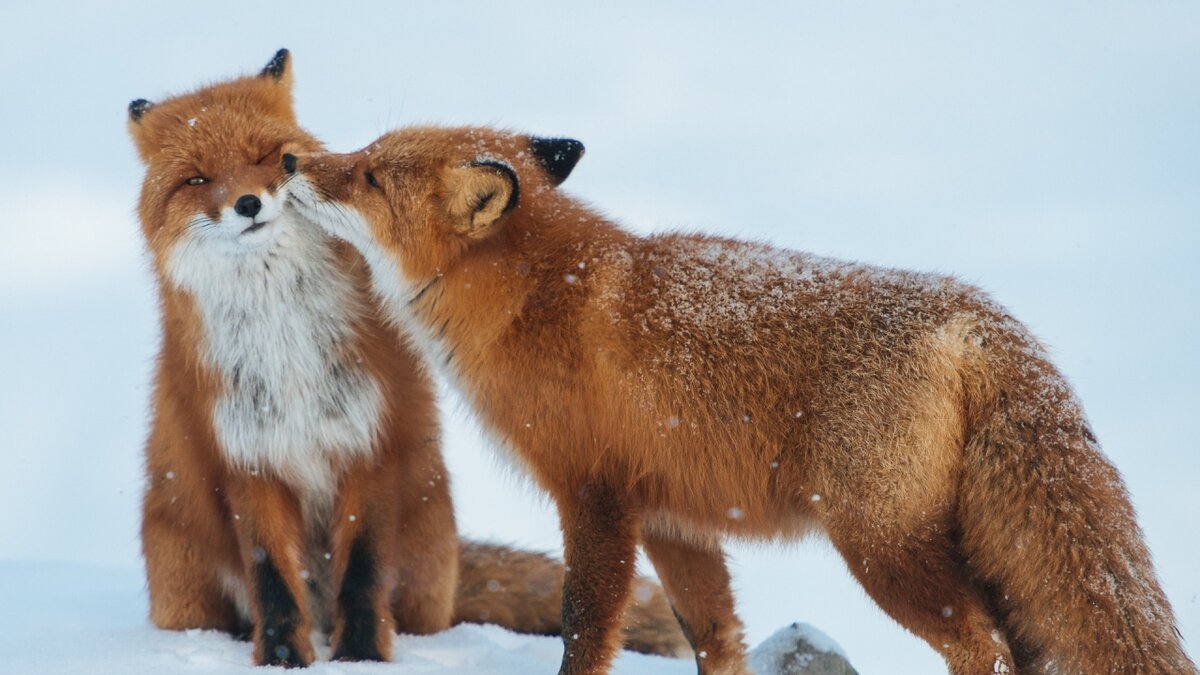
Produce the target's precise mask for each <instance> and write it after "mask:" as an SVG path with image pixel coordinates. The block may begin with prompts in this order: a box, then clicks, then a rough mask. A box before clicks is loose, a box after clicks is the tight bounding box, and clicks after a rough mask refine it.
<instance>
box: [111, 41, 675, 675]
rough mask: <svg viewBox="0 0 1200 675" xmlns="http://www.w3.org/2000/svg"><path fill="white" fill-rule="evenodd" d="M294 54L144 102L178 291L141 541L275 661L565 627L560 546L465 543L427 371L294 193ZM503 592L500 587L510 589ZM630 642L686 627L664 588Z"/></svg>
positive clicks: (172, 301)
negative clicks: (487, 624)
mask: <svg viewBox="0 0 1200 675" xmlns="http://www.w3.org/2000/svg"><path fill="white" fill-rule="evenodd" d="M290 83H291V71H290V66H289V59H288V53H287V51H285V50H281V51H280V52H279V53H278V54H277V55H276V56H275V58H274V59H272V60H271V62H270V63H269V64H268V65H267V66H266V68H265V69H264V70H263V71H262V73H261V74H259V75H258V76H253V77H244V78H239V79H235V80H232V81H228V82H224V83H220V84H216V85H213V86H209V87H205V88H202V89H199V90H197V91H195V92H192V93H188V94H184V95H181V96H176V97H174V98H170V99H168V100H166V101H163V102H161V103H158V104H154V105H152V104H150V103H149V102H147V101H145V100H137V101H134V102H133V103H132V104H130V107H129V130H130V132H131V134H132V135H133V139H134V142H135V144H136V146H137V149H138V152H139V154H140V156H141V158H142V160H143V162H145V164H146V177H145V182H144V183H143V187H142V194H141V201H140V205H139V213H140V216H141V222H142V229H143V233H144V235H145V238H146V244H147V247H148V248H149V250H150V252H151V253H152V255H153V263H154V270H155V273H156V274H157V276H158V290H159V297H160V306H161V310H162V346H161V351H160V354H159V357H158V362H157V374H156V376H155V386H154V398H153V405H154V419H153V426H152V429H151V432H150V436H149V439H148V441H147V443H146V476H147V490H146V493H145V497H144V501H143V520H142V548H143V552H144V554H145V557H146V569H147V574H148V580H149V590H150V618H151V620H152V621H153V622H154V624H155V625H157V626H159V627H162V628H170V629H184V628H212V629H220V630H225V631H229V632H231V633H243V632H246V631H252V633H253V640H254V660H255V662H256V663H258V664H280V665H287V666H303V665H307V664H309V663H311V662H312V661H313V658H314V650H313V646H312V643H311V640H310V637H309V635H310V631H311V630H312V629H314V628H320V629H322V630H324V631H326V632H328V633H330V635H331V641H332V647H333V656H334V658H336V659H345V660H386V659H388V658H389V657H390V655H391V644H392V634H393V632H394V631H397V630H398V631H401V632H405V633H430V632H434V631H439V630H442V629H445V628H447V627H449V626H450V625H451V624H452V623H457V622H460V621H478V620H490V621H493V622H496V623H500V624H501V625H505V626H507V627H509V628H512V629H515V630H520V631H526V632H534V633H557V632H558V630H559V629H560V628H561V624H560V613H559V609H558V608H559V607H560V606H561V599H560V597H561V596H560V595H559V593H560V592H561V580H562V575H563V572H564V571H563V569H562V566H561V565H560V564H558V563H556V562H554V561H552V560H550V559H548V558H546V557H544V556H541V555H538V554H533V553H523V552H517V551H510V550H506V549H503V548H500V547H495V546H486V545H481V544H472V543H466V542H460V541H459V539H458V535H457V533H456V530H455V523H454V513H453V509H452V507H451V501H450V491H449V485H448V482H447V476H446V469H445V466H444V465H443V462H442V456H441V452H440V449H439V440H438V439H439V430H438V425H437V417H436V409H435V405H434V394H433V389H432V386H431V383H430V379H429V377H428V375H427V374H426V373H425V372H424V371H423V370H422V368H421V367H419V365H418V362H417V361H416V360H415V358H414V356H413V355H412V354H411V353H410V351H409V350H408V349H407V348H406V347H403V346H402V345H401V343H400V342H398V340H397V335H396V334H395V332H394V331H393V330H392V329H390V328H388V327H386V326H385V323H384V321H383V320H382V318H381V317H380V316H379V315H378V312H377V310H376V308H375V305H374V304H373V303H372V302H371V301H370V298H369V296H368V276H367V270H366V267H365V265H364V264H363V262H362V259H361V257H360V256H359V255H358V254H357V253H355V252H354V251H353V250H352V249H351V248H350V247H349V246H347V245H345V244H339V243H336V242H334V241H333V240H332V239H330V238H329V237H328V236H327V235H325V234H324V233H323V232H322V231H321V230H320V229H318V228H317V227H315V226H314V225H312V224H311V223H308V222H306V221H304V220H303V219H301V218H298V217H296V215H295V213H294V212H292V211H290V210H285V209H284V208H283V203H284V199H283V195H282V194H281V193H280V192H279V189H278V188H279V184H280V182H281V181H282V179H283V177H284V176H283V173H282V170H281V168H280V156H281V155H282V154H283V153H285V152H314V151H318V150H320V149H321V145H320V144H319V143H318V142H317V140H316V139H315V138H313V137H312V136H311V135H309V134H308V133H307V132H305V131H303V130H302V129H301V128H300V127H299V126H297V124H296V119H295V115H294V113H293V111H292V103H291V87H290ZM497 591H501V592H497ZM642 599H643V600H644V603H643V606H641V607H639V608H636V609H635V610H634V611H632V612H631V613H630V627H629V634H628V640H629V643H630V646H631V647H633V648H637V649H640V650H642V651H649V652H654V653H677V652H678V651H679V650H685V651H686V649H687V647H686V642H685V640H684V638H683V636H682V634H681V633H680V632H679V629H678V627H677V624H676V622H675V620H674V618H673V617H672V616H671V613H670V609H669V607H668V606H667V603H666V600H665V598H664V597H663V596H662V593H661V591H660V590H658V589H657V588H654V587H652V586H650V585H647V586H646V587H645V592H644V593H643V594H642Z"/></svg>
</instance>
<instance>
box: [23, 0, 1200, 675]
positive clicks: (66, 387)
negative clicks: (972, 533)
mask: <svg viewBox="0 0 1200 675" xmlns="http://www.w3.org/2000/svg"><path fill="white" fill-rule="evenodd" d="M281 46H286V47H289V48H290V49H292V51H293V54H294V56H295V66H296V79H297V85H296V95H297V105H298V110H299V114H300V117H301V120H302V121H303V122H304V123H305V124H306V125H307V126H308V127H310V128H311V129H312V130H313V131H315V132H316V133H318V135H320V136H321V137H322V138H324V139H325V140H326V141H328V142H329V144H330V145H331V147H333V148H335V149H351V148H354V147H357V146H360V145H362V144H364V143H366V142H367V141H369V140H371V139H372V138H373V137H375V136H376V135H377V134H378V133H379V132H382V131H384V130H385V129H388V128H390V127H392V126H396V125H399V124H403V123H409V122H431V121H433V122H443V123H494V124H500V125H508V126H512V127H517V128H521V129H526V130H529V131H533V132H536V133H542V134H559V135H570V136H573V137H576V138H579V139H580V140H582V141H583V142H584V143H585V144H586V145H587V147H588V154H587V156H586V157H585V158H584V160H583V161H582V162H581V163H580V165H579V167H578V168H577V169H576V171H575V172H574V173H573V174H572V176H571V178H570V180H569V181H568V182H567V183H566V185H565V186H564V187H565V189H568V190H570V191H572V192H573V193H574V194H576V195H579V196H581V197H583V198H585V199H588V200H590V201H592V202H594V203H595V204H597V205H600V206H601V207H603V208H604V209H605V210H606V211H607V212H608V213H610V214H611V215H613V216H615V217H617V218H618V219H620V220H622V221H623V222H625V223H627V224H628V225H629V226H630V227H633V228H635V229H637V230H639V231H643V232H645V231H651V230H656V229H662V228H667V227H688V228H694V229H702V230H705V231H712V232H720V233H726V234H733V235H738V236H743V237H748V238H758V239H765V240H769V241H771V242H773V243H775V244H778V245H783V246H789V247H793V248H799V249H805V250H810V251H814V252H817V253H821V254H826V255H834V256H839V257H844V258H852V259H858V260H864V261H869V262H874V263H880V264H887V265H893V266H900V267H910V268H917V269H925V270H938V271H945V272H953V273H956V274H958V275H959V276H961V277H963V278H965V279H967V280H969V281H972V282H975V283H977V284H979V285H981V286H983V287H984V288H987V289H989V290H991V291H992V292H993V294H994V295H995V297H996V298H997V299H998V300H999V301H1000V302H1002V303H1004V304H1005V305H1007V306H1008V307H1010V308H1011V309H1012V310H1013V311H1014V312H1015V314H1016V315H1017V316H1018V317H1020V318H1021V319H1022V320H1023V321H1025V322H1026V323H1027V324H1029V325H1030V326H1031V327H1032V328H1033V330H1034V332H1035V333H1037V334H1038V335H1040V336H1041V337H1042V338H1044V339H1045V340H1046V342H1047V343H1049V345H1050V346H1051V347H1052V348H1053V350H1054V353H1055V356H1056V359H1057V362H1058V363H1059V365H1060V366H1061V367H1062V368H1063V370H1064V371H1065V372H1066V373H1067V375H1068V376H1069V377H1070V378H1071V381H1072V383H1073V384H1074V385H1075V386H1076V388H1077V389H1078V391H1079V392H1080V396H1081V398H1082V400H1083V402H1084V405H1085V407H1086V408H1087V410H1088V413H1089V416H1090V418H1091V421H1092V424H1093V426H1094V428H1095V429H1096V431H1097V434H1098V436H1099V437H1100V439H1101V441H1102V442H1103V444H1104V447H1105V450H1106V452H1107V453H1108V454H1109V456H1110V457H1111V458H1112V459H1113V461H1114V462H1115V463H1116V464H1117V466H1118V467H1119V468H1120V469H1121V471H1122V473H1123V474H1124V476H1125V479H1126V481H1127V483H1128V485H1129V487H1130V490H1131V492H1132V495H1133V498H1134V501H1135V504H1136V506H1137V508H1138V512H1139V517H1140V521H1141V523H1142V526H1143V528H1144V530H1145V533H1146V537H1147V539H1148V541H1149V543H1150V546H1151V549H1152V550H1153V552H1154V554H1155V560H1156V563H1157V566H1158V571H1159V574H1160V576H1161V578H1162V580H1163V583H1164V585H1165V587H1166V590H1167V593H1168V595H1169V597H1170V598H1171V600H1172V601H1173V603H1174V605H1175V608H1176V611H1177V613H1178V615H1179V618H1180V628H1181V630H1182V632H1183V635H1184V638H1185V639H1186V640H1187V642H1188V644H1189V646H1190V650H1191V652H1192V653H1193V655H1195V654H1196V652H1197V650H1200V647H1198V646H1197V645H1200V575H1198V574H1197V573H1196V572H1195V567H1196V566H1195V561H1196V560H1197V559H1200V528H1198V527H1197V526H1196V523H1195V516H1194V514H1195V513H1197V512H1200V490H1197V489H1196V483H1197V479H1198V478H1200V452H1198V450H1200V447H1198V444H1197V441H1196V437H1195V434H1194V432H1193V430H1192V429H1191V422H1192V421H1193V418H1194V416H1195V411H1196V410H1197V409H1200V390H1197V388H1196V386H1195V383H1196V382H1197V381H1200V357H1198V356H1197V349H1196V347H1197V345H1198V344H1200V266H1197V265H1196V255H1197V253H1196V252H1197V251H1198V250H1200V190H1198V189H1197V187H1196V186H1197V185H1200V131H1198V127H1197V125H1196V120H1198V119H1200V6H1197V5H1196V4H1195V3H1187V2H1168V3H1156V4H1154V5H1153V6H1149V5H1145V4H1132V3H1115V2H1114V3H1110V2H1102V3H1099V4H1097V3H1082V2H1080V3H1038V2H1032V1H1030V2H1017V3H1003V4H981V3H967V4H962V5H955V6H951V5H947V4H946V3H941V2H916V3H912V2H905V3H886V2H881V3H874V4H867V3H807V2H778V3H724V4H708V3H701V4H697V3H684V2H677V3H654V4H653V6H647V5H646V3H635V2H632V1H630V2H615V3H614V2H609V3H604V4H603V7H602V8H601V6H600V5H594V6H592V7H590V8H585V9H579V8H571V9H568V5H565V4H563V3H558V2H550V1H549V0H547V1H546V2H509V3H488V2H482V1H480V2H473V3H441V4H436V5H435V4H430V5H429V6H425V7H404V6H402V5H400V4H398V3H383V2H380V3H377V4H367V5H354V6H348V7H346V8H342V9H337V10H336V11H333V10H329V9H328V5H327V4H321V5H316V6H314V7H306V6H305V5H304V3H289V4H288V5H286V6H279V5H275V6H268V5H263V6H261V7H256V6H246V5H244V4H243V3H233V2H222V1H215V2H208V3H204V4H203V5H196V4H194V3H192V4H171V3H159V2H154V1H152V0H139V1H137V2H134V1H129V0H123V1H121V2H114V3H95V4H84V3H78V4H74V3H68V2H44V3H21V2H9V3H0V100H3V103H4V104H3V105H0V453H3V455H2V457H3V459H4V463H3V469H2V470H0V581H2V583H3V585H2V586H0V594H3V595H2V596H0V600H3V604H0V649H3V651H4V653H5V655H6V656H5V657H4V658H0V672H21V673H24V672H39V673H40V672H49V673H56V672H81V673H82V672H87V673H94V672H100V671H101V670H103V669H102V668H97V665H96V663H94V662H93V659H92V657H97V658H99V657H103V663H104V664H115V665H113V667H112V669H111V670H110V671H109V672H137V670H136V669H138V668H141V669H143V672H163V671H164V670H170V668H168V666H167V664H176V663H177V662H182V661H181V660H186V659H187V658H194V661H193V666H194V667H195V668H196V669H198V670H203V669H204V668H208V667H209V666H207V665H205V663H206V662H207V663H209V664H214V665H212V669H216V670H220V669H221V668H223V667H224V666H222V665H221V663H224V661H223V660H228V661H229V662H230V663H232V664H234V666H233V667H237V666H236V664H238V663H245V662H246V658H245V657H246V655H247V651H246V650H247V648H246V646H245V645H242V644H239V643H234V642H231V641H228V640H226V639H224V638H220V637H218V636H211V635H196V636H187V635H173V634H161V633H157V632H154V631H151V630H149V629H148V628H147V627H146V624H145V623H144V621H143V619H142V613H143V606H144V603H145V599H144V596H143V595H141V594H140V591H139V589H140V587H141V586H140V585H141V580H140V570H139V565H140V562H139V558H138V549H137V546H138V544H137V502H138V497H139V494H140V490H141V484H142V481H141V476H140V459H139V454H140V445H141V442H142V437H143V434H144V431H145V424H146V401H147V398H148V391H147V386H146V385H147V382H148V379H149V370H150V363H151V359H152V358H153V353H154V349H155V340H156V328H155V313H154V305H153V302H154V301H153V294H152V286H151V284H152V280H151V278H150V276H149V274H148V272H147V266H146V263H145V260H144V258H143V256H142V253H141V244H140V240H139V235H138V229H137V223H136V220H135V218H134V215H133V205H134V201H135V198H136V192H137V189H138V181H139V180H140V167H139V166H138V164H137V161H136V158H135V157H134V154H133V151H132V148H131V146H130V143H129V141H128V138H127V137H126V134H125V131H124V125H125V106H126V104H127V103H128V102H129V100H131V99H134V98H139V97H146V98H151V99H153V98H155V97H158V96H161V95H162V94H163V93H166V92H170V91H179V90H183V89H186V88H189V87H192V86H194V85H195V84H196V83H198V82H201V81H205V80H211V79H215V78H218V77H222V76H226V75H230V74H235V73H241V72H247V71H251V70H255V69H257V68H259V67H261V66H262V64H263V63H265V61H266V60H267V59H268V58H269V57H270V55H271V54H272V53H273V52H274V50H275V49H277V48H278V47H281ZM445 414H446V417H445V425H446V452H447V455H448V462H449V464H450V467H451V470H452V472H453V475H454V479H455V495H456V500H457V507H458V512H459V520H460V524H461V528H462V530H463V531H464V532H465V533H467V534H470V535H473V536H477V537H484V538H489V539H494V540H499V541H506V542H512V543H516V544H519V545H525V546H532V547H535V548H540V549H544V550H556V549H557V548H558V546H559V536H558V532H557V523H556V520H555V518H554V516H553V512H552V510H551V509H550V508H549V506H548V505H547V504H546V503H545V502H544V500H543V499H542V498H540V497H539V496H538V495H537V493H536V491H534V490H533V489H532V488H531V487H530V486H528V485H526V484H525V483H524V482H522V481H521V480H520V479H519V478H517V477H515V476H514V475H513V474H512V472H511V471H509V470H507V469H505V468H503V467H502V465H501V464H500V463H499V462H498V461H497V460H496V458H495V454H494V453H493V452H491V450H490V449H489V448H488V446H487V444H486V442H485V441H484V440H483V438H482V437H481V436H480V435H479V434H478V433H477V432H476V430H475V429H474V427H473V425H472V424H471V422H470V421H469V416H468V414H467V413H466V412H465V411H464V410H462V409H461V407H460V406H457V405H456V404H454V402H453V401H449V402H448V404H447V407H446V413H445ZM731 551H732V555H733V558H734V572H735V583H736V585H737V590H738V601H739V611H740V613H741V615H742V617H743V619H744V620H745V622H746V625H747V628H748V632H749V635H750V642H751V643H752V644H757V643H759V642H760V641H762V640H764V639H766V638H767V636H769V635H770V634H771V633H772V632H774V631H775V630H776V629H778V628H779V627H780V626H784V625H786V624H789V623H791V622H792V621H795V620H802V621H807V622H810V623H812V624H815V625H817V626H819V627H820V628H821V629H823V630H824V631H825V632H827V633H828V634H829V635H831V636H832V637H833V638H834V639H836V640H837V641H838V642H839V643H840V644H841V645H842V646H843V647H844V648H845V650H846V652H847V653H849V654H850V656H851V659H852V660H853V662H854V664H855V665H856V666H857V667H858V668H859V669H860V671H861V672H863V673H877V672H887V673H899V674H903V673H914V674H915V673H931V672H939V671H940V670H941V669H942V666H941V662H940V659H938V657H937V656H936V655H935V654H934V653H933V652H932V651H931V650H930V649H929V648H927V647H926V646H925V645H923V644H922V643H921V642H920V641H918V640H917V639H915V638H913V637H911V636H909V635H907V634H906V633H904V631H902V630H901V629H899V628H897V627H896V626H895V624H894V623H892V622H891V621H890V620H889V619H888V618H887V617H886V616H884V615H883V614H882V613H880V612H879V610H877V609H876V608H875V607H874V605H873V604H872V603H871V602H870V601H869V600H868V599H866V598H865V596H864V594H863V593H862V591H861V590H859V588H858V587H857V586H856V585H855V584H854V583H853V582H852V581H851V580H850V578H849V576H848V574H847V573H846V572H845V569H844V567H843V565H842V563H841V562H840V560H838V559H837V557H836V556H835V555H833V554H832V553H831V552H830V551H829V549H828V547H827V546H826V545H824V544H822V543H820V542H818V541H813V542H806V543H802V544H799V545H789V546H774V545H771V546H764V545H754V544H738V545H734V546H732V547H731ZM50 560H53V561H61V562H55V563H43V562H39V561H50ZM420 643H421V644H420V645H416V646H414V647H413V649H412V650H411V651H409V650H407V649H406V650H405V652H404V653H405V654H411V655H412V657H411V660H409V661H405V662H404V663H405V664H407V665H409V666H412V669H413V671H414V672H423V671H421V670H420V668H421V667H425V666H423V665H422V664H426V663H427V662H428V663H434V662H437V659H438V658H443V657H444V658H450V659H459V658H461V659H463V661H455V663H466V662H467V661H466V660H468V659H472V658H478V659H481V662H486V663H489V664H490V663H492V662H493V659H495V660H497V662H499V661H498V660H501V659H504V658H508V657H509V656H512V657H513V658H516V659H528V660H525V661H520V663H522V664H539V665H537V666H536V667H535V666H533V665H529V666H528V667H529V668H530V669H531V670H534V671H538V670H543V671H544V672H553V669H554V664H555V663H556V662H557V656H556V655H555V651H556V649H557V644H556V643H554V641H553V640H527V639H524V638H513V637H512V636H509V635H507V634H504V633H501V632H498V631H494V630H492V629H476V628H464V629H458V630H456V631H454V632H451V633H450V634H448V635H446V636H439V637H436V638H429V639H426V640H423V641H420ZM406 644H407V643H406ZM460 652H461V654H460ZM447 653H449V654H450V656H445V655H446V654H447ZM439 654H440V655H442V656H438V655H439ZM513 655H515V656H513ZM14 658H20V659H24V660H22V661H20V662H19V663H18V662H17V661H14V660H12V659H14ZM405 658H409V657H407V656H406V657H405ZM631 658H632V657H631ZM540 664H545V667H544V668H543V667H542V665H540ZM647 664H654V665H647ZM18 665H19V666H20V667H17V666H18ZM622 667H625V668H627V670H626V672H646V671H647V670H649V671H651V672H688V669H687V668H685V667H682V666H680V665H679V664H678V663H670V662H667V663H659V662H657V661H642V660H637V659H633V660H629V659H628V658H627V659H626V660H625V661H624V662H622ZM329 668H330V670H329V671H327V672H335V671H344V672H352V668H351V667H349V666H341V665H338V666H330V667H329ZM471 668H474V666H471ZM680 668H682V670H681V669H680ZM432 672H436V671H432Z"/></svg>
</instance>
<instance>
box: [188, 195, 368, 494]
mask: <svg viewBox="0 0 1200 675" xmlns="http://www.w3.org/2000/svg"><path fill="white" fill-rule="evenodd" d="M268 227H270V228H272V229H273V230H274V231H273V232H272V233H271V236H270V238H269V239H267V240H266V241H262V242H261V244H260V245H258V246H254V247H245V246H241V245H239V244H238V243H237V242H236V241H230V240H228V239H224V238H221V239H217V238H210V237H206V236H204V235H203V233H202V232H201V233H198V234H197V236H189V237H188V238H186V239H185V240H183V241H182V242H181V243H180V244H179V245H177V246H176V247H175V248H174V250H173V251H172V254H171V257H170V259H169V260H168V264H167V269H168V274H169V275H170V276H171V278H172V281H173V282H174V283H175V284H176V285H178V286H179V287H180V288H182V289H183V290H185V291H187V292H188V293H189V294H190V295H191V296H192V297H193V298H194V300H195V303H196V306H197V308H198V310H199V313H200V315H201V319H202V320H203V323H204V337H205V342H206V344H205V345H204V346H203V348H202V353H203V354H204V355H205V357H206V358H207V360H208V362H209V364H210V365H211V366H212V367H213V368H215V369H216V370H217V371H218V372H219V373H220V374H221V375H222V376H223V380H224V387H223V390H222V392H221V393H220V394H219V395H218V399H217V402H216V405H215V407H214V410H213V426H214V428H215V430H216V435H217V439H218V442H219V443H220V445H221V446H222V448H221V449H222V450H223V451H224V453H225V455H226V457H227V458H228V460H229V461H230V462H231V463H232V464H234V465H235V466H240V467H243V468H245V469H248V470H263V471H270V472H273V473H275V474H276V475H278V476H279V477H281V478H283V479H284V480H286V481H288V482H289V483H291V484H292V485H293V486H295V487H297V488H298V489H301V490H303V491H304V492H306V493H309V494H310V495H312V496H314V497H316V496H319V495H331V494H332V492H333V490H334V489H335V488H336V482H337V474H338V472H339V469H340V465H341V464H342V463H343V462H344V461H345V460H347V459H350V458H353V457H361V456H364V455H367V454H369V453H371V452H372V449H373V445H374V441H375V436H376V433H377V431H378V427H379V419H380V416H381V414H382V410H383V395H382V391H381V389H380V386H379V383H378V382H376V381H375V379H374V378H373V377H372V376H371V374H370V373H369V371H368V370H367V369H365V368H364V367H363V366H362V363H361V359H360V357H359V349H358V347H357V336H356V335H355V333H354V325H355V321H356V320H357V318H358V316H359V315H360V313H361V312H362V311H363V307H362V304H361V303H362V301H361V299H360V298H359V297H358V293H357V291H356V289H355V288H354V286H353V283H352V281H351V280H350V279H349V278H347V277H346V275H345V274H344V273H342V272H341V271H340V269H339V267H338V265H337V261H336V259H335V257H334V255H333V251H332V250H331V249H330V247H329V244H328V240H327V239H326V238H325V235H324V234H323V233H321V232H320V231H319V230H317V228H315V227H313V226H312V225H311V224H309V223H306V222H302V221H299V220H298V218H297V216H294V215H292V214H284V215H282V216H280V217H279V218H278V219H276V220H275V222H273V223H271V224H270V225H269V226H268Z"/></svg>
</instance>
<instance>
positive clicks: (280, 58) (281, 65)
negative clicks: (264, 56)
mask: <svg viewBox="0 0 1200 675" xmlns="http://www.w3.org/2000/svg"><path fill="white" fill-rule="evenodd" d="M290 56H291V52H289V51H288V50H286V49H280V50H279V51H277V52H275V56H272V57H271V60H270V61H268V62H267V65H266V66H265V67H264V68H263V69H262V76H263V77H268V76H270V77H272V78H274V79H276V80H278V79H279V78H281V77H283V74H284V73H285V72H286V71H287V64H288V57H290Z"/></svg>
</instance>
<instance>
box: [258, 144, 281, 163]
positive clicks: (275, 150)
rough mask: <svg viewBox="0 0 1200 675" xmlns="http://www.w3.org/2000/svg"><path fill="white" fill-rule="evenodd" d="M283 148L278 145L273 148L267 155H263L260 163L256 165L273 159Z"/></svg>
mask: <svg viewBox="0 0 1200 675" xmlns="http://www.w3.org/2000/svg"><path fill="white" fill-rule="evenodd" d="M282 147H283V146H282V145H277V146H275V147H274V148H271V149H270V150H268V151H267V154H265V155H263V156H262V157H259V158H258V161H257V162H255V164H262V163H263V162H265V161H267V160H268V159H271V157H273V156H274V155H275V153H276V152H279V150H280V149H281V148H282Z"/></svg>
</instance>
